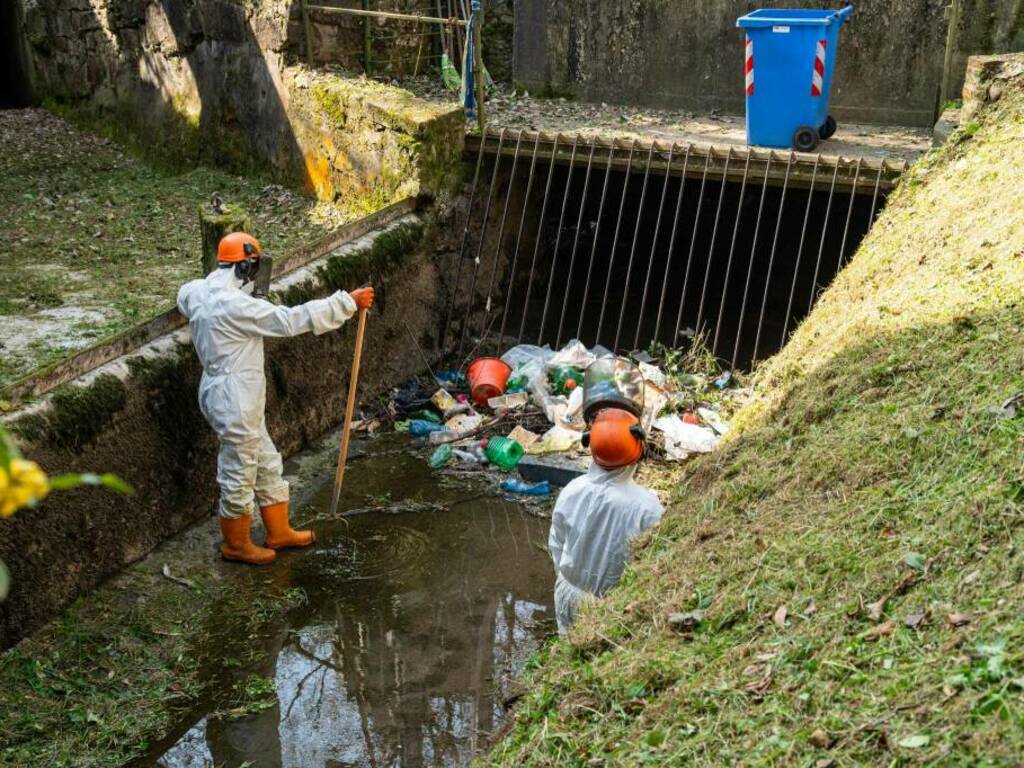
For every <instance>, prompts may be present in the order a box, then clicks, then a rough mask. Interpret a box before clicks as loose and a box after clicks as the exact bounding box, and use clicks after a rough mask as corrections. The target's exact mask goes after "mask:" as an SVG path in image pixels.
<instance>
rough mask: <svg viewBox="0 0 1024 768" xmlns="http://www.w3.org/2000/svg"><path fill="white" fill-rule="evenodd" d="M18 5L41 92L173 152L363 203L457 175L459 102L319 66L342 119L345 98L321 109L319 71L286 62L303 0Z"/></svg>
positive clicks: (30, 0) (63, 0) (37, 0)
mask: <svg viewBox="0 0 1024 768" xmlns="http://www.w3.org/2000/svg"><path fill="white" fill-rule="evenodd" d="M20 1H21V2H22V3H24V10H25V35H26V39H27V41H28V44H29V47H30V51H31V58H32V61H33V69H34V74H35V86H36V90H37V92H38V95H39V96H40V97H43V98H48V99H51V100H53V101H55V102H58V103H59V104H61V105H63V106H64V107H66V108H67V109H68V111H69V112H70V113H71V114H72V115H86V116H91V117H98V118H100V120H99V121H97V122H98V124H99V125H100V126H101V127H104V128H111V127H112V128H113V129H115V130H117V131H120V132H122V133H123V134H124V135H125V137H126V138H127V139H128V140H134V141H135V142H136V143H138V144H140V145H142V146H143V147H144V149H146V150H149V151H151V152H154V153H155V154H158V155H159V156H161V157H163V158H174V159H177V160H179V161H184V162H193V161H197V160H199V161H206V162H212V163H216V164H218V165H226V166H228V167H231V168H234V169H236V170H240V171H252V170H256V171H260V172H269V173H270V174H271V175H273V176H274V177H275V180H277V181H280V182H284V183H290V184H293V185H298V184H305V185H306V186H307V187H308V188H309V189H310V190H311V191H313V192H315V193H317V194H318V195H320V196H321V198H323V199H332V198H333V197H335V196H336V195H339V194H343V195H346V196H349V197H351V196H357V195H362V194H367V195H369V197H368V199H367V200H366V203H365V206H366V207H367V208H371V207H374V206H376V205H378V204H383V203H387V202H391V201H393V200H396V199H399V198H401V197H404V196H405V195H407V194H410V193H417V192H420V191H423V192H427V193H430V194H438V193H440V192H442V191H443V190H441V189H440V188H439V187H436V186H431V184H432V183H434V182H439V181H442V180H444V179H448V178H451V175H450V174H445V173H443V172H441V171H440V170H439V169H438V168H437V167H436V165H435V163H436V161H438V160H440V159H444V161H445V162H451V161H453V160H457V156H458V153H457V152H456V151H455V149H456V148H458V147H460V146H461V139H462V132H463V128H462V123H461V122H460V121H459V115H460V113H459V110H458V109H452V108H451V107H445V106H440V105H433V106H431V105H429V104H426V103H425V102H421V101H419V100H417V99H415V98H413V97H412V95H411V94H407V93H406V92H399V93H398V94H396V95H393V96H390V97H385V96H382V95H381V93H380V86H378V84H376V83H366V82H365V81H362V80H361V79H358V78H357V79H347V78H345V77H343V76H340V75H328V74H322V77H324V78H333V79H334V80H335V81H336V84H337V89H338V90H343V91H344V92H345V94H346V95H345V98H344V99H342V100H341V101H342V107H343V112H344V114H345V116H346V119H345V120H344V121H343V123H342V124H339V123H338V121H337V120H334V119H333V118H334V117H336V116H337V114H338V110H337V107H338V101H337V100H335V102H334V103H332V105H331V106H332V109H333V112H332V114H326V113H318V109H317V107H318V105H317V104H316V103H313V102H310V100H309V98H308V96H309V92H310V91H309V89H308V87H306V86H308V84H309V82H310V81H311V79H312V74H311V73H308V72H305V70H304V67H302V66H289V65H287V63H286V57H287V55H288V54H287V50H288V46H289V40H288V30H289V23H288V20H289V17H290V16H292V15H294V14H293V6H294V5H295V2H294V0H258V1H252V0H248V1H247V2H240V0H20ZM382 104H384V105H386V108H384V109H382V108H381V105H382ZM364 108H365V111H363V112H362V113H360V110H364ZM389 110H390V111H389ZM381 132H396V133H397V135H394V136H389V137H388V140H387V141H382V137H381V136H380V134H381ZM434 141H439V142H440V147H434V146H433V145H432V142H434ZM377 148H380V149H382V152H381V153H380V154H379V155H377V156H376V157H374V156H373V153H374V151H375V149H377ZM391 150H393V151H391ZM345 156H352V157H356V158H357V159H356V160H352V161H348V160H345V159H344V158H345ZM421 159H422V160H424V162H423V163H421ZM331 167H334V169H335V170H336V171H337V172H332V171H331ZM448 170H451V168H449V169H448ZM360 174H362V175H360ZM325 176H331V177H332V179H331V180H330V183H325V180H324V179H325ZM421 182H422V183H421Z"/></svg>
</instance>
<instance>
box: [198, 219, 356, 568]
mask: <svg viewBox="0 0 1024 768" xmlns="http://www.w3.org/2000/svg"><path fill="white" fill-rule="evenodd" d="M259 259H260V244H259V243H258V242H257V241H256V239H255V238H253V237H252V236H250V235H247V234H244V233H241V232H236V233H233V234H230V235H227V236H226V237H224V238H223V239H222V240H221V241H220V243H219V245H218V247H217V269H215V270H214V271H213V272H211V273H210V274H209V275H207V276H206V278H204V279H202V280H192V281H191V282H188V283H186V284H185V285H183V286H182V287H181V290H180V291H178V309H179V310H180V311H181V313H182V314H183V315H184V316H185V317H186V318H188V321H189V327H190V329H191V331H192V343H193V345H194V346H195V348H196V353H197V354H198V355H199V361H200V362H201V363H202V364H203V376H202V380H201V381H200V383H199V409H200V410H201V411H202V413H203V416H204V417H206V421H207V422H209V424H210V426H211V427H212V428H213V430H214V432H216V433H217V437H218V438H219V439H220V453H219V455H218V457H217V484H218V485H219V486H220V505H219V513H220V526H221V534H222V535H223V537H224V543H223V546H222V547H221V553H222V555H223V556H224V559H226V560H236V561H239V562H244V563H252V564H254V565H264V564H266V563H269V562H271V561H272V560H273V559H274V557H275V552H274V550H276V549H283V548H285V547H304V546H308V545H310V544H312V543H313V540H314V536H313V532H312V531H296V530H294V529H293V528H292V527H291V525H290V524H289V522H288V499H289V496H288V483H287V482H286V481H285V480H284V479H283V477H282V471H283V465H282V461H281V455H280V454H279V453H278V452H277V448H276V447H274V443H273V441H272V440H271V439H270V435H269V434H268V433H267V423H266V420H265V417H264V408H265V406H266V390H267V382H266V377H265V375H264V371H263V339H264V338H265V337H268V336H269V337H284V336H298V335H300V334H303V333H309V332H312V333H316V334H321V333H325V332H327V331H333V330H334V329H336V328H339V327H340V326H341V325H342V324H343V323H344V322H345V321H346V320H348V319H349V318H350V317H352V315H354V314H355V312H356V310H357V309H369V308H370V307H371V306H372V305H373V289H372V288H361V289H359V290H357V291H353V292H352V293H351V294H349V293H346V292H344V291H338V292H336V293H334V294H333V295H331V296H328V297H327V298H325V299H316V300H314V301H309V302H306V303H305V304H302V305H299V306H297V307H281V306H277V305H275V304H272V303H270V302H269V301H265V300H264V299H260V298H256V297H254V296H251V295H249V294H248V293H246V292H245V291H244V290H243V288H244V287H245V286H246V285H247V284H249V283H250V282H251V281H252V280H253V279H255V276H256V274H257V272H258V270H259ZM256 504H258V505H259V507H260V512H261V515H262V517H263V524H264V527H265V528H266V530H267V536H266V541H265V542H264V543H265V546H263V547H260V546H257V545H255V544H253V543H252V539H251V538H250V528H251V525H252V515H253V511H254V506H255V505H256Z"/></svg>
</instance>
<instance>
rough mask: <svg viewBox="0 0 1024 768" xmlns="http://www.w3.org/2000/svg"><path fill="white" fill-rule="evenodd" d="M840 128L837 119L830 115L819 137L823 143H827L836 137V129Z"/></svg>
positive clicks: (820, 130) (819, 132)
mask: <svg viewBox="0 0 1024 768" xmlns="http://www.w3.org/2000/svg"><path fill="white" fill-rule="evenodd" d="M838 127H839V126H838V125H837V124H836V119H835V118H834V117H832V115H829V116H828V117H826V118H825V124H824V125H823V126H821V128H820V129H819V130H818V135H819V136H821V140H822V141H827V140H828V139H831V138H832V137H833V136H835V135H836V128H838Z"/></svg>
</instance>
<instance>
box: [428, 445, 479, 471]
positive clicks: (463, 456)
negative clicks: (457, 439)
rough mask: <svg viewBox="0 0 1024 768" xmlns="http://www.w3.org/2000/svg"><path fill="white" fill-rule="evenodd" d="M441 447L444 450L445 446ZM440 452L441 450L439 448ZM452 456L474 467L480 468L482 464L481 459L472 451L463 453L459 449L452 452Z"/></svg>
mask: <svg viewBox="0 0 1024 768" xmlns="http://www.w3.org/2000/svg"><path fill="white" fill-rule="evenodd" d="M441 447H442V448H443V447H444V446H441ZM438 450H441V449H440V448H438ZM452 456H454V457H455V458H456V459H458V460H459V461H461V462H463V463H464V464H470V465H472V466H474V467H476V466H479V465H480V464H481V461H480V458H479V457H478V456H477V455H476V454H475V453H473V452H472V451H463V450H461V449H459V448H455V449H454V450H453V451H452Z"/></svg>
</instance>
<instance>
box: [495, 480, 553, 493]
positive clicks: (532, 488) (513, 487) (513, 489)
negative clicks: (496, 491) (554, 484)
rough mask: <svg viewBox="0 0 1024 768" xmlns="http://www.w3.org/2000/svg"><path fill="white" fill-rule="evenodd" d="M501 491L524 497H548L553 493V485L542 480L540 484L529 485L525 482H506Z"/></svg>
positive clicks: (503, 482) (502, 484) (503, 483)
mask: <svg viewBox="0 0 1024 768" xmlns="http://www.w3.org/2000/svg"><path fill="white" fill-rule="evenodd" d="M501 490H503V491H505V493H518V494H520V495H523V496H547V495H548V494H550V493H551V483H549V482H548V481H547V480H541V481H540V482H539V483H528V482H526V481H525V480H504V481H502V483H501Z"/></svg>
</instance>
